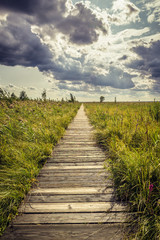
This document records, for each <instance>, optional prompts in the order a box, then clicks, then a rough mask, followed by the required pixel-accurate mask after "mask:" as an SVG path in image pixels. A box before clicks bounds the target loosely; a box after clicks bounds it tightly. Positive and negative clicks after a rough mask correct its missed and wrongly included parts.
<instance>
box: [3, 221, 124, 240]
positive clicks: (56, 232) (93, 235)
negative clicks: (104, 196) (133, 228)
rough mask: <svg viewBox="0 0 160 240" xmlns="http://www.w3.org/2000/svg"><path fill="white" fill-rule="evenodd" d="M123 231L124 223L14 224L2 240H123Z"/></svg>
mask: <svg viewBox="0 0 160 240" xmlns="http://www.w3.org/2000/svg"><path fill="white" fill-rule="evenodd" d="M13 232H14V235H13ZM123 232H124V224H58V225H57V224H47V225H46V224H44V225H42V224H41V225H14V226H12V227H11V228H10V229H9V231H8V233H6V234H5V236H3V238H2V240H35V239H38V240H63V239H65V240H73V239H74V240H75V239H77V240H123V239H124V237H123Z"/></svg>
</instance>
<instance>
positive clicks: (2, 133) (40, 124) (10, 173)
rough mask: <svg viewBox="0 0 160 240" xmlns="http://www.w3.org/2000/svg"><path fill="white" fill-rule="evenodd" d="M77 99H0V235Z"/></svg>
mask: <svg viewBox="0 0 160 240" xmlns="http://www.w3.org/2000/svg"><path fill="white" fill-rule="evenodd" d="M79 106H80V104H79V103H71V102H70V103H69V102H54V101H48V100H46V101H42V100H41V101H36V100H25V101H21V100H14V99H6V100H5V99H4V100H3V99H1V100H0V235H1V234H2V233H3V231H4V230H5V228H6V226H7V224H8V223H9V222H10V221H11V220H12V219H13V218H14V217H15V215H16V214H17V209H18V206H19V204H20V203H21V201H22V199H23V198H24V196H25V195H26V193H27V192H28V191H29V189H30V187H31V186H32V185H33V184H36V176H37V175H38V173H39V171H40V169H41V168H42V166H43V165H44V163H45V161H46V159H47V158H48V157H49V156H50V155H51V152H52V150H53V148H54V145H55V144H56V143H57V142H58V141H59V139H60V138H61V137H62V136H63V134H64V132H65V129H66V128H67V126H68V124H69V123H70V122H71V120H72V119H73V117H74V116H75V115H76V112H77V110H78V108H79Z"/></svg>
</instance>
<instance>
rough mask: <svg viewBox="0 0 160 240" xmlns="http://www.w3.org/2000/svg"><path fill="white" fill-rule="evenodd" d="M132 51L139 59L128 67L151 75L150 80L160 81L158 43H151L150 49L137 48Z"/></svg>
mask: <svg viewBox="0 0 160 240" xmlns="http://www.w3.org/2000/svg"><path fill="white" fill-rule="evenodd" d="M133 51H134V52H135V53H137V54H138V55H139V56H140V57H141V59H140V60H135V61H132V62H131V64H129V67H131V68H134V69H139V70H140V71H142V74H143V72H147V73H150V74H151V78H153V79H156V80H160V41H156V42H152V43H151V46H150V47H145V46H138V47H134V48H133Z"/></svg>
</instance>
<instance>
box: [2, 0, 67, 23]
mask: <svg viewBox="0 0 160 240" xmlns="http://www.w3.org/2000/svg"><path fill="white" fill-rule="evenodd" d="M0 8H1V10H4V11H11V12H18V13H21V14H26V15H28V20H29V21H30V22H32V23H33V22H34V23H37V24H46V23H47V24H48V23H51V22H53V21H55V20H56V21H58V20H59V19H60V18H61V17H62V16H63V15H64V14H65V12H66V8H67V1H66V0H56V1H54V0H45V1H44V0H27V1H22V0H14V1H10V0H5V1H1V2H0Z"/></svg>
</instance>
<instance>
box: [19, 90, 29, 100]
mask: <svg viewBox="0 0 160 240" xmlns="http://www.w3.org/2000/svg"><path fill="white" fill-rule="evenodd" d="M19 99H20V100H22V101H24V100H27V99H28V96H27V93H26V92H25V91H21V92H20V95H19Z"/></svg>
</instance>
